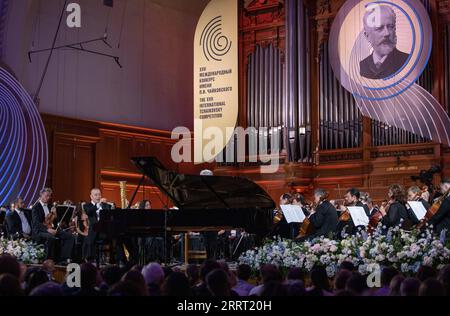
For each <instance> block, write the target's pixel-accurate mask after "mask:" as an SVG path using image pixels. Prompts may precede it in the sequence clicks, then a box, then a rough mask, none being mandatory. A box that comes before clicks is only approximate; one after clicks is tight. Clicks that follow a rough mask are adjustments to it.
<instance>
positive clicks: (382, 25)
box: [360, 5, 409, 79]
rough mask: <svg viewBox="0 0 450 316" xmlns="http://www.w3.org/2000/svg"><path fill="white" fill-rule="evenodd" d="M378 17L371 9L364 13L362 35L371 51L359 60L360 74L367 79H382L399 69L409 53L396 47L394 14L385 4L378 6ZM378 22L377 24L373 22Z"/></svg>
mask: <svg viewBox="0 0 450 316" xmlns="http://www.w3.org/2000/svg"><path fill="white" fill-rule="evenodd" d="M379 8H380V11H379V15H380V18H379V19H373V18H372V16H373V15H374V14H377V12H375V11H374V10H375V9H373V10H372V11H371V10H369V11H367V13H366V14H365V15H364V19H363V24H364V35H365V36H366V38H367V40H368V41H369V42H370V44H371V45H372V47H373V53H372V54H371V55H370V56H369V57H367V58H365V59H364V60H362V61H361V62H360V75H361V76H362V77H365V78H368V79H384V78H387V77H389V76H391V75H393V74H395V73H396V72H397V71H398V70H400V69H401V68H402V67H403V65H404V64H405V63H406V61H407V59H408V57H409V55H408V54H406V53H404V52H401V51H399V50H398V49H397V34H396V14H395V12H394V10H393V9H392V8H391V7H389V6H386V5H381V6H379ZM375 23H378V24H375Z"/></svg>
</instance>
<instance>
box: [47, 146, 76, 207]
mask: <svg viewBox="0 0 450 316" xmlns="http://www.w3.org/2000/svg"><path fill="white" fill-rule="evenodd" d="M73 156H74V144H73V141H71V140H70V139H67V138H66V137H56V139H55V141H54V142H53V168H52V184H51V186H52V189H53V198H54V200H55V201H60V202H63V201H64V200H65V199H68V198H69V197H70V196H71V195H72V190H73V187H72V177H73V169H72V168H73V167H72V165H73V160H74V157H73Z"/></svg>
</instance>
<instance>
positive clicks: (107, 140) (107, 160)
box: [100, 132, 119, 170]
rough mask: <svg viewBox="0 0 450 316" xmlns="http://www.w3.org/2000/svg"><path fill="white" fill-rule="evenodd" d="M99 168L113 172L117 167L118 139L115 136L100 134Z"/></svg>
mask: <svg viewBox="0 0 450 316" xmlns="http://www.w3.org/2000/svg"><path fill="white" fill-rule="evenodd" d="M100 138H101V142H100V146H101V153H100V168H101V169H111V170H114V169H116V168H117V166H118V154H119V150H118V147H119V145H118V139H117V135H116V134H111V133H105V132H102V133H101V136H100Z"/></svg>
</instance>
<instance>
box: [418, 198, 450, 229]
mask: <svg viewBox="0 0 450 316" xmlns="http://www.w3.org/2000/svg"><path fill="white" fill-rule="evenodd" d="M449 194H450V190H448V191H447V192H445V194H444V195H442V196H441V197H440V198H439V199H438V200H437V201H436V202H435V203H434V204H433V205H432V206H431V207H430V209H429V210H428V211H427V213H426V214H425V217H424V218H423V219H422V220H421V221H420V223H419V224H417V228H418V229H422V228H423V227H424V226H425V224H426V223H427V222H428V221H429V220H430V219H431V218H433V216H434V215H436V213H437V212H438V211H439V209H440V208H441V205H442V203H443V202H444V201H445V199H446V198H447V197H448V196H449Z"/></svg>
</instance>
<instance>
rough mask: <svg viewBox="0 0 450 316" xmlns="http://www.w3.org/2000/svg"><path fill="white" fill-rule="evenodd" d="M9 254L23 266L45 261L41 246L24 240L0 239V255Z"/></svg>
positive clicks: (43, 250)
mask: <svg viewBox="0 0 450 316" xmlns="http://www.w3.org/2000/svg"><path fill="white" fill-rule="evenodd" d="M3 254H9V255H12V256H14V257H16V258H17V260H19V261H20V262H23V263H25V264H37V263H41V262H42V261H43V260H44V259H45V249H44V246H43V245H38V244H36V243H34V242H32V241H28V240H25V239H17V240H10V239H5V238H3V237H0V255H3Z"/></svg>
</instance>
